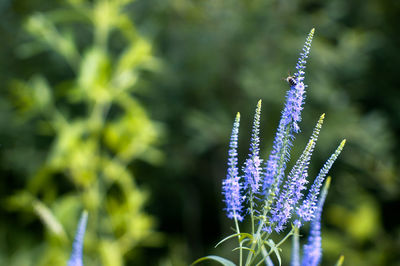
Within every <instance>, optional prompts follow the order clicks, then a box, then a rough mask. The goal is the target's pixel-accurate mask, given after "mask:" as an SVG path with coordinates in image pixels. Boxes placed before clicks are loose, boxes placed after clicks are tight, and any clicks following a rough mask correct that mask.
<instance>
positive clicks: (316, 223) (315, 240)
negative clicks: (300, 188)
mask: <svg viewBox="0 0 400 266" xmlns="http://www.w3.org/2000/svg"><path fill="white" fill-rule="evenodd" d="M330 181H331V179H330V178H329V177H328V179H327V180H326V183H325V186H324V188H323V190H322V193H321V196H320V199H319V202H318V207H317V209H316V211H315V217H314V219H313V220H312V221H311V228H310V235H309V236H308V243H307V244H305V245H304V247H303V260H302V263H301V265H302V266H317V265H319V263H320V261H321V258H322V247H321V213H322V208H323V206H324V202H325V199H326V195H327V194H328V189H329V185H330V183H331V182H330Z"/></svg>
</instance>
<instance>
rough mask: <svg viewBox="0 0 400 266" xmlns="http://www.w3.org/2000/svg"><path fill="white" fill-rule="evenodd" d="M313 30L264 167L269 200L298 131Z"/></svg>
mask: <svg viewBox="0 0 400 266" xmlns="http://www.w3.org/2000/svg"><path fill="white" fill-rule="evenodd" d="M313 36H314V29H312V30H311V31H310V33H309V34H308V37H307V40H306V43H305V44H304V47H303V51H302V53H300V57H299V59H298V60H297V65H296V69H297V72H296V73H295V74H294V77H295V81H292V82H290V83H289V84H290V89H289V91H288V92H287V94H286V103H285V107H284V109H283V111H282V116H281V120H280V122H279V126H278V131H277V133H276V136H275V139H274V144H273V147H272V151H271V154H270V156H269V158H268V161H267V163H266V167H265V177H264V185H263V190H264V191H265V193H266V195H267V196H268V197H269V200H271V195H272V196H273V195H276V194H277V193H278V191H279V187H280V185H281V183H282V178H283V175H284V172H285V169H286V162H287V161H288V160H289V158H290V154H289V150H290V147H291V146H292V141H293V140H294V133H298V132H299V131H300V127H299V125H298V123H299V122H300V121H301V111H302V110H303V107H302V106H303V104H304V99H305V88H306V86H305V85H304V83H303V80H304V69H305V64H306V59H307V57H308V55H309V53H310V48H311V42H312V38H313Z"/></svg>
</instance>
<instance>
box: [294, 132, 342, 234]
mask: <svg viewBox="0 0 400 266" xmlns="http://www.w3.org/2000/svg"><path fill="white" fill-rule="evenodd" d="M345 144H346V140H343V141H342V142H341V143H340V145H339V146H338V147H337V149H336V151H335V152H334V153H333V154H332V155H331V157H330V158H329V159H328V161H326V163H325V164H324V166H323V167H322V169H321V170H320V172H319V174H318V176H317V177H316V178H315V180H314V183H313V185H312V186H311V189H310V190H309V192H308V195H307V197H306V199H305V200H304V201H303V204H302V205H301V206H300V207H299V208H298V209H297V215H298V216H299V219H298V220H296V222H295V224H296V225H299V226H300V225H301V223H302V221H306V222H308V221H311V220H312V219H313V218H314V214H315V210H316V209H317V206H316V205H317V197H318V194H319V191H320V188H321V186H322V183H323V182H324V178H325V176H326V175H327V174H328V172H329V170H330V169H331V167H332V165H333V163H334V162H335V160H336V158H337V157H338V156H339V154H340V153H341V151H342V150H343V147H344V145H345Z"/></svg>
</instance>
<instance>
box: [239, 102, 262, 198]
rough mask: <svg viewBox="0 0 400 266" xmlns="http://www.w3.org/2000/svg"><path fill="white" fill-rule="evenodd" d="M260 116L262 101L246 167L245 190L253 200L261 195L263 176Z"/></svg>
mask: <svg viewBox="0 0 400 266" xmlns="http://www.w3.org/2000/svg"><path fill="white" fill-rule="evenodd" d="M260 115H261V100H259V101H258V104H257V108H256V113H255V115H254V123H253V130H252V134H251V141H250V154H249V156H248V159H247V160H246V162H245V165H244V169H243V172H244V182H245V188H246V189H248V191H249V193H250V195H251V199H250V200H252V196H253V195H256V194H258V193H259V187H260V179H261V174H262V168H261V163H262V159H260V156H259V152H260V148H259V146H260V138H259V135H260Z"/></svg>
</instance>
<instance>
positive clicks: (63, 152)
mask: <svg viewBox="0 0 400 266" xmlns="http://www.w3.org/2000/svg"><path fill="white" fill-rule="evenodd" d="M399 15H400V2H398V1H389V0H367V1H361V0H354V1H346V0H332V1H316V0H305V1H288V0H281V1H272V0H220V1H216V0H192V1H189V0H136V1H129V0H65V1H61V0H57V1H50V0H14V1H12V0H1V1H0V17H1V19H0V22H1V23H0V36H1V37H0V38H1V42H0V43H1V45H0V80H1V85H0V90H1V94H0V176H1V180H2V182H1V184H2V185H1V186H0V200H1V205H0V206H1V207H0V217H1V219H0V265H16V266H17V265H18V266H19V265H64V264H65V261H66V260H67V259H68V256H69V252H70V250H71V242H72V239H73V236H74V233H75V227H76V224H77V220H78V217H79V214H80V212H81V211H82V210H83V209H87V210H88V211H89V224H88V231H87V234H86V238H85V256H84V261H85V265H187V264H189V263H190V262H192V261H193V260H194V259H196V258H198V257H200V256H204V255H207V254H211V253H212V254H219V255H224V256H227V257H229V256H232V254H231V252H230V249H231V248H232V246H231V245H232V244H233V243H231V244H226V245H224V246H222V248H220V249H217V250H214V248H213V246H214V245H215V244H216V243H217V242H218V241H219V240H220V239H222V238H223V237H224V236H226V235H227V234H229V233H230V228H231V226H232V223H231V221H230V220H228V219H227V218H226V217H225V215H224V213H223V211H222V208H223V204H222V197H221V193H220V190H221V180H222V178H223V177H224V175H225V170H226V166H225V165H226V155H227V149H228V148H227V147H228V141H229V134H230V130H231V125H232V121H233V118H234V115H235V113H236V112H237V111H240V112H241V115H242V123H241V129H240V151H241V152H240V154H241V155H242V156H244V155H245V154H246V153H247V147H248V139H249V135H250V132H249V131H250V127H251V123H252V116H253V112H254V109H255V106H256V103H257V101H258V99H262V100H263V110H262V125H261V130H262V143H261V147H262V152H263V153H264V154H267V152H269V149H270V147H271V143H272V137H273V135H274V133H275V128H276V126H277V124H278V121H279V116H280V110H281V108H282V103H283V100H284V95H285V90H286V89H287V84H285V82H284V81H282V78H284V77H285V76H286V75H287V73H288V71H291V72H293V71H294V66H295V63H296V59H297V56H298V54H299V52H300V49H301V47H302V45H303V42H304V40H305V38H306V35H307V33H308V32H309V30H310V29H311V28H312V27H315V28H316V37H315V39H314V42H313V46H312V50H311V56H310V59H309V63H308V66H307V74H306V83H307V84H308V85H309V88H308V92H307V100H306V105H305V109H304V112H303V114H304V115H303V122H302V124H301V127H302V133H301V134H300V135H299V136H298V137H297V139H296V142H295V147H294V148H293V154H294V157H295V156H296V155H298V154H299V152H300V150H301V149H302V148H303V146H304V145H305V141H306V139H307V137H308V136H309V135H310V133H311V130H312V127H313V125H314V123H315V122H316V121H317V119H318V117H319V115H320V114H321V113H323V112H325V113H326V116H327V117H326V120H325V125H324V128H323V130H322V132H321V136H320V141H319V144H318V145H317V149H316V151H315V152H314V157H313V163H312V165H311V174H310V176H311V177H313V176H315V174H316V173H317V171H318V170H319V167H321V166H322V164H323V163H324V161H325V160H326V159H327V158H328V157H329V155H330V153H331V152H332V151H333V150H334V148H335V147H336V145H337V144H338V143H339V141H340V140H341V139H343V138H347V140H348V144H347V145H346V147H345V150H344V152H343V153H342V155H341V157H340V159H339V161H338V162H337V163H336V164H335V166H334V169H333V171H332V172H331V175H332V178H333V180H332V187H331V190H330V192H329V195H328V198H327V202H326V205H325V206H326V207H325V209H324V213H323V223H324V226H323V232H322V235H323V248H324V257H323V265H332V264H333V263H334V261H336V259H337V258H338V256H339V255H340V254H343V255H345V265H400V219H399V218H398V211H399V210H400V195H399V194H400V182H399V177H398V174H397V173H398V171H399V170H400V169H399V168H400V167H399V166H398V164H399V159H400V152H399V150H400V141H399V138H398V137H397V136H398V135H399V133H400V82H399V78H398V70H399V67H398V66H397V63H398V62H400V54H399V53H398V52H397V51H398V47H400V34H399V29H398V17H399ZM306 233H307V232H306V229H305V231H304V234H306ZM287 255H289V254H287ZM287 261H288V257H286V258H284V262H285V263H287Z"/></svg>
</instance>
